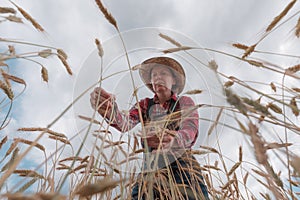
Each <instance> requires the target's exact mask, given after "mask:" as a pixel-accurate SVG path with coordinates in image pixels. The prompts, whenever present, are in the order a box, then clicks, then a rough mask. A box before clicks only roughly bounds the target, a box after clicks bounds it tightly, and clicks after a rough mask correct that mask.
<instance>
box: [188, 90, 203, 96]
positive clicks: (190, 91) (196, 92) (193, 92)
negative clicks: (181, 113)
mask: <svg viewBox="0 0 300 200" xmlns="http://www.w3.org/2000/svg"><path fill="white" fill-rule="evenodd" d="M201 93H202V90H198V89H195V90H189V91H186V92H185V94H190V95H193V94H201Z"/></svg>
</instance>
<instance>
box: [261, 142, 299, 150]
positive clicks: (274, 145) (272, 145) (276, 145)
mask: <svg viewBox="0 0 300 200" xmlns="http://www.w3.org/2000/svg"><path fill="white" fill-rule="evenodd" d="M292 145H293V144H292V143H277V142H273V143H269V144H267V145H266V148H267V149H278V148H283V147H289V146H292Z"/></svg>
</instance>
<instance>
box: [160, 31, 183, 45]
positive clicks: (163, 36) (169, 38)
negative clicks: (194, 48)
mask: <svg viewBox="0 0 300 200" xmlns="http://www.w3.org/2000/svg"><path fill="white" fill-rule="evenodd" d="M158 35H159V36H160V37H161V38H163V39H165V40H167V41H169V42H171V43H172V44H174V45H175V46H177V47H181V46H182V45H181V44H180V43H179V42H177V41H176V40H174V39H173V38H171V37H170V36H168V35H165V34H162V33H159V34H158Z"/></svg>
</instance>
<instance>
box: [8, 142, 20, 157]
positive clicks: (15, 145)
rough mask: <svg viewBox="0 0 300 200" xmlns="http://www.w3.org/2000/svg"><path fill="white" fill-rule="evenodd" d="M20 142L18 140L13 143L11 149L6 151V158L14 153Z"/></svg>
mask: <svg viewBox="0 0 300 200" xmlns="http://www.w3.org/2000/svg"><path fill="white" fill-rule="evenodd" d="M18 142H19V141H18V140H14V141H13V143H11V145H10V147H9V148H8V150H7V151H6V154H5V157H7V156H9V154H11V152H13V150H14V149H15V148H16V147H17V145H18Z"/></svg>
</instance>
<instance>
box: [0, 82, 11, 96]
mask: <svg viewBox="0 0 300 200" xmlns="http://www.w3.org/2000/svg"><path fill="white" fill-rule="evenodd" d="M0 88H1V89H2V90H3V91H4V93H5V94H6V95H7V97H8V98H9V99H10V100H13V98H14V93H13V91H12V89H11V87H9V85H7V84H6V83H5V82H3V81H1V80H0Z"/></svg>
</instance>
